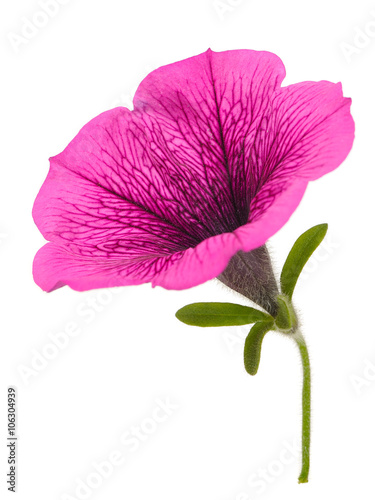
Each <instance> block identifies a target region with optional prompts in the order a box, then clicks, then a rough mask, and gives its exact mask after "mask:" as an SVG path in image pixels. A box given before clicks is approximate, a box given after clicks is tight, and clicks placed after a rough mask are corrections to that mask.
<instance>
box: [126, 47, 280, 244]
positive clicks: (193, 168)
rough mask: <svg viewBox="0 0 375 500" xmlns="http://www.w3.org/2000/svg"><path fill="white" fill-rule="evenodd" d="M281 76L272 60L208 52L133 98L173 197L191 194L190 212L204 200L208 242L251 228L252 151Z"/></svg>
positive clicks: (167, 69) (158, 77)
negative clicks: (212, 237) (173, 190)
mask: <svg viewBox="0 0 375 500" xmlns="http://www.w3.org/2000/svg"><path fill="white" fill-rule="evenodd" d="M284 76H285V69H284V66H283V64H282V62H281V60H280V59H279V58H278V57H277V56H275V55H274V54H271V53H269V52H256V51H252V50H235V51H227V52H213V51H211V50H208V51H207V52H205V53H203V54H200V55H198V56H195V57H192V58H189V59H186V60H184V61H180V62H177V63H174V64H170V65H168V66H164V67H162V68H159V69H157V70H155V71H153V72H152V73H150V74H149V75H148V76H147V77H146V78H145V79H144V80H143V82H142V83H141V84H140V86H139V88H138V90H137V92H136V94H135V97H134V109H135V113H136V114H138V115H139V116H141V117H143V118H144V119H146V126H147V128H148V130H149V131H150V138H149V143H150V146H151V147H152V148H153V151H154V159H155V161H157V162H158V165H159V166H160V168H162V169H163V170H164V171H165V172H169V175H170V182H171V183H172V184H174V185H175V186H176V189H181V188H182V189H187V190H188V192H189V198H190V199H191V200H192V202H193V203H192V205H193V206H194V205H196V206H197V207H200V206H201V205H202V200H201V198H199V197H198V196H200V195H203V198H204V199H205V200H206V203H205V204H204V210H198V212H196V213H197V216H198V218H199V219H201V220H204V221H205V222H206V223H207V225H209V226H210V230H211V229H212V224H211V221H214V223H215V226H217V229H216V228H215V227H214V228H213V230H211V235H215V234H219V233H223V232H228V231H233V230H234V229H236V228H237V227H238V226H240V225H242V224H245V223H246V222H247V220H248V213H249V206H250V200H251V198H252V196H253V195H254V190H253V187H256V186H255V184H254V182H253V180H252V175H253V172H252V165H251V155H250V151H251V148H252V144H253V141H254V138H255V135H256V133H257V130H258V128H259V127H260V126H261V123H262V116H263V114H264V113H265V112H266V110H267V109H268V106H269V105H270V102H271V98H272V95H273V94H274V92H275V91H276V90H277V89H279V87H280V84H281V81H282V80H283V78H284ZM155 123H157V124H158V127H156V126H155ZM207 200H209V204H208V206H207Z"/></svg>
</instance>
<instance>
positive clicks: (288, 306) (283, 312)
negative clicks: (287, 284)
mask: <svg viewBox="0 0 375 500" xmlns="http://www.w3.org/2000/svg"><path fill="white" fill-rule="evenodd" d="M276 298H277V302H278V304H279V309H278V312H277V316H276V318H275V324H276V326H277V327H278V328H279V329H280V330H281V331H284V333H292V332H293V331H294V330H295V329H296V328H297V315H296V313H295V311H294V308H293V305H292V302H291V301H290V299H289V298H288V297H287V296H286V295H278V296H277V297H276Z"/></svg>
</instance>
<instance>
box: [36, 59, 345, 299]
mask: <svg viewBox="0 0 375 500" xmlns="http://www.w3.org/2000/svg"><path fill="white" fill-rule="evenodd" d="M284 77H285V70H284V66H283V63H282V61H281V60H280V59H279V58H278V57H277V56H276V55H274V54H272V53H269V52H256V51H252V50H234V51H227V52H213V51H211V50H208V51H207V52H205V53H203V54H200V55H198V56H195V57H191V58H189V59H186V60H183V61H180V62H177V63H174V64H170V65H167V66H164V67H161V68H159V69H157V70H155V71H153V72H152V73H150V74H149V75H148V76H147V77H146V78H145V79H144V80H143V81H142V83H141V84H140V86H139V87H138V90H137V92H136V94H135V97H134V110H133V111H130V110H128V109H126V108H123V107H119V108H115V109H112V110H110V111H107V112H105V113H102V114H101V115H99V116H98V117H96V118H94V119H93V120H91V121H90V122H89V123H88V124H87V125H85V126H84V127H83V128H82V130H81V131H80V132H79V133H78V135H77V136H76V137H75V138H74V139H73V140H72V142H71V143H70V144H69V145H68V146H67V147H66V149H65V150H64V151H63V152H62V153H60V154H59V155H57V156H55V157H53V158H51V160H50V170H49V173H48V176H47V178H46V180H45V182H44V184H43V186H42V188H41V190H40V192H39V194H38V196H37V198H36V201H35V205H34V209H33V216H34V220H35V222H36V224H37V226H38V228H39V229H40V231H41V233H42V234H43V236H44V237H45V238H46V239H47V240H48V241H49V242H48V243H47V244H46V245H45V246H43V247H42V248H41V249H40V250H39V252H38V253H37V255H36V257H35V261H34V269H33V272H34V279H35V281H36V283H37V284H38V285H39V286H40V287H41V288H42V289H43V290H46V291H52V290H55V289H57V288H59V287H61V286H63V285H68V286H70V287H71V288H73V289H75V290H89V289H93V288H102V287H112V286H121V285H137V284H141V283H146V282H151V283H152V285H153V286H155V285H160V286H162V287H164V288H167V289H184V288H189V287H192V286H195V285H199V284H200V283H203V282H205V281H207V280H210V279H212V278H215V277H217V276H218V275H220V274H221V273H222V272H223V271H224V270H225V269H226V267H227V265H228V263H229V261H230V260H231V258H232V257H233V256H234V255H235V254H237V253H238V252H239V251H243V252H249V251H250V250H253V249H256V248H258V247H261V246H262V245H264V244H265V242H266V241H267V240H268V239H269V238H270V237H271V236H272V235H273V234H275V233H276V232H277V231H278V230H279V229H280V228H281V227H282V226H283V225H284V224H285V223H286V222H287V220H288V219H289V217H290V216H291V214H292V213H293V211H294V210H295V209H296V207H297V206H298V204H299V202H300V201H301V198H302V196H303V194H304V192H305V190H306V187H307V184H308V182H309V181H312V180H315V179H317V178H319V177H321V176H322V175H324V174H326V173H328V172H330V171H332V170H333V169H335V168H336V167H338V166H339V165H340V164H341V163H342V161H343V160H344V159H345V158H346V156H347V154H348V153H349V151H350V149H351V146H352V142H353V137H354V123H353V120H352V117H351V115H350V103H351V100H350V99H348V98H344V97H343V94H342V89H341V84H334V83H331V82H327V81H320V82H302V83H297V84H294V85H289V86H286V87H281V83H282V81H283V79H284Z"/></svg>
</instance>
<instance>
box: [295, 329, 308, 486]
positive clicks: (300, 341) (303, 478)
mask: <svg viewBox="0 0 375 500" xmlns="http://www.w3.org/2000/svg"><path fill="white" fill-rule="evenodd" d="M295 341H296V343H297V345H298V348H299V352H300V354H301V360H302V368H303V387H302V469H301V474H300V476H299V478H298V482H299V483H307V482H308V480H309V469H310V430H311V429H310V428H311V371H310V360H309V353H308V350H307V346H306V342H305V339H304V338H303V336H302V334H301V333H300V332H298V333H297V334H296V336H295Z"/></svg>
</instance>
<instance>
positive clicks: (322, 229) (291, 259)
mask: <svg viewBox="0 0 375 500" xmlns="http://www.w3.org/2000/svg"><path fill="white" fill-rule="evenodd" d="M327 229H328V224H319V225H317V226H314V227H312V228H310V229H308V230H307V231H306V232H305V233H303V234H301V236H300V237H299V238H298V239H297V241H296V242H295V243H294V245H293V247H292V249H291V251H290V252H289V255H288V257H287V259H286V261H285V264H284V267H283V270H282V271H281V276H280V285H281V293H283V294H285V295H286V296H287V297H289V299H291V298H292V295H293V291H294V288H295V286H296V283H297V280H298V277H299V275H300V274H301V271H302V269H303V267H304V266H305V264H306V262H307V261H308V260H309V258H310V257H311V255H312V254H313V252H314V251H315V250H316V249H317V248H318V246H319V245H320V243H321V242H322V240H323V238H324V236H325V235H326V233H327Z"/></svg>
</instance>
